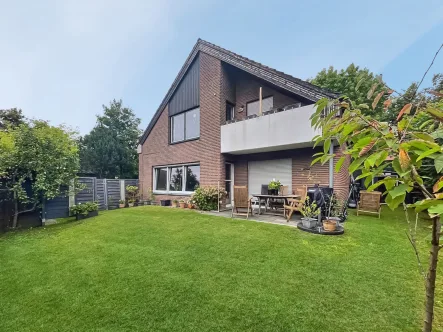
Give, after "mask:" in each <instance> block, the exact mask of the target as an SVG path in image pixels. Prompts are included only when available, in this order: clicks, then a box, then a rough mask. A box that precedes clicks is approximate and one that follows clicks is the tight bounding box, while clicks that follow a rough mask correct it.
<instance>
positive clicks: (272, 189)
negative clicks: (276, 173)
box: [268, 179, 282, 195]
mask: <svg viewBox="0 0 443 332" xmlns="http://www.w3.org/2000/svg"><path fill="white" fill-rule="evenodd" d="M281 186H282V184H281V182H280V180H276V179H272V181H271V182H269V184H268V193H269V195H278V191H279V190H280V187H281Z"/></svg>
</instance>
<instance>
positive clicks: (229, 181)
mask: <svg viewBox="0 0 443 332" xmlns="http://www.w3.org/2000/svg"><path fill="white" fill-rule="evenodd" d="M225 190H226V192H227V193H228V194H227V196H226V206H230V205H231V204H232V200H233V199H234V197H233V195H234V164H231V163H226V164H225Z"/></svg>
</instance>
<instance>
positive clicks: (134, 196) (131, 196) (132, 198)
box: [126, 186, 138, 203]
mask: <svg viewBox="0 0 443 332" xmlns="http://www.w3.org/2000/svg"><path fill="white" fill-rule="evenodd" d="M126 199H127V200H128V202H129V203H135V202H136V201H138V187H137V186H126Z"/></svg>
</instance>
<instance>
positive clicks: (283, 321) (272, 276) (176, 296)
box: [0, 206, 443, 332]
mask: <svg viewBox="0 0 443 332" xmlns="http://www.w3.org/2000/svg"><path fill="white" fill-rule="evenodd" d="M401 216H402V215H401V212H400V211H396V212H395V213H394V212H390V211H389V210H384V211H383V214H382V217H383V219H382V220H378V219H377V218H375V217H372V216H360V217H356V216H351V217H350V219H349V221H348V222H346V234H345V235H344V236H341V237H326V236H321V235H313V234H308V233H303V232H301V231H299V230H297V229H295V228H291V227H285V226H278V225H269V224H262V223H256V222H253V221H243V220H231V219H226V218H222V217H213V216H208V215H203V214H200V213H198V212H195V211H181V210H179V209H168V208H162V207H150V206H147V207H138V208H132V209H122V210H116V211H105V212H102V213H101V215H100V216H98V217H95V218H91V219H87V220H84V221H81V222H74V221H73V222H64V223H61V224H58V225H53V226H48V227H46V228H40V229H34V230H27V231H19V232H15V233H8V234H4V235H0V253H1V255H0V294H1V295H0V316H1V320H0V331H2V332H6V331H417V330H419V328H420V326H421V318H422V303H423V282H422V279H421V277H420V275H419V273H418V272H417V263H416V260H415V256H414V253H413V251H412V249H411V246H410V244H409V243H408V240H407V238H406V236H405V232H404V230H405V229H406V225H405V224H404V222H403V221H402V220H403V219H402V218H401ZM426 226H427V222H426V221H422V222H421V223H420V239H421V242H420V244H421V245H422V246H425V240H424V233H425V232H424V231H425V227H426ZM424 254H425V256H426V253H424ZM426 261H427V259H425V263H426ZM442 263H443V260H442ZM442 265H443V264H442ZM442 265H440V267H439V273H440V276H439V280H438V286H437V289H439V290H438V292H439V293H438V298H437V300H438V301H439V302H437V306H438V308H437V312H436V316H437V317H436V320H437V321H436V324H435V330H436V331H443V319H442V316H443V304H442V300H443V267H442Z"/></svg>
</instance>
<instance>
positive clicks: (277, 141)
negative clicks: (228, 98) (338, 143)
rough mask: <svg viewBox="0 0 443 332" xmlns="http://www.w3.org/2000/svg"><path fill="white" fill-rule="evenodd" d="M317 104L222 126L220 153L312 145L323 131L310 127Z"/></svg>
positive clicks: (297, 105)
mask: <svg viewBox="0 0 443 332" xmlns="http://www.w3.org/2000/svg"><path fill="white" fill-rule="evenodd" d="M315 107H316V106H315V105H308V106H301V105H300V104H299V103H298V104H292V105H287V106H285V107H282V108H273V109H271V110H269V111H266V112H263V115H262V116H258V115H252V116H249V117H246V118H245V119H244V120H239V121H231V122H229V123H227V124H225V125H223V126H222V127H221V152H222V153H231V154H242V153H256V152H266V151H277V150H286V149H291V148H301V147H308V146H312V138H314V136H316V135H319V134H320V133H321V130H319V129H314V128H312V127H311V121H310V120H309V118H310V116H311V115H312V114H313V113H314V112H315Z"/></svg>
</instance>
